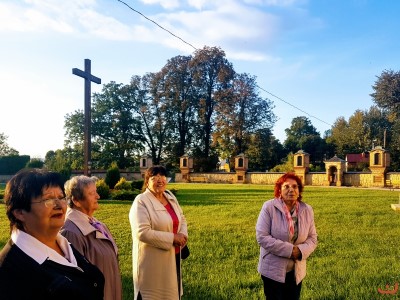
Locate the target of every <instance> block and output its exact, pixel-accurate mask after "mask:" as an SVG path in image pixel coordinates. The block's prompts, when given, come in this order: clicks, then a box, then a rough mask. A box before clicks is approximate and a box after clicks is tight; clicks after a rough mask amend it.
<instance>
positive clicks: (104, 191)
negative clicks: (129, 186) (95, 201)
mask: <svg viewBox="0 0 400 300" xmlns="http://www.w3.org/2000/svg"><path fill="white" fill-rule="evenodd" d="M96 188H97V193H98V194H99V195H100V199H108V198H110V187H109V186H108V185H107V183H106V182H105V180H104V179H99V180H97V181H96Z"/></svg>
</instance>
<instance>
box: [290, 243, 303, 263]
mask: <svg viewBox="0 0 400 300" xmlns="http://www.w3.org/2000/svg"><path fill="white" fill-rule="evenodd" d="M290 258H291V259H294V260H299V259H301V251H300V249H299V247H297V246H294V247H293V251H292V255H291V256H290Z"/></svg>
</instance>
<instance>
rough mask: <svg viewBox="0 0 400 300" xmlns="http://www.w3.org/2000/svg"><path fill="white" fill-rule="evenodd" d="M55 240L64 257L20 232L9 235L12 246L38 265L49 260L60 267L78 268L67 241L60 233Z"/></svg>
mask: <svg viewBox="0 0 400 300" xmlns="http://www.w3.org/2000/svg"><path fill="white" fill-rule="evenodd" d="M56 239H57V243H58V245H59V246H60V248H61V250H62V251H63V252H64V255H65V257H63V256H61V255H60V254H58V253H57V252H56V251H55V250H53V249H51V248H50V247H48V246H46V245H45V244H43V243H42V242H40V241H39V240H38V239H36V238H35V237H33V236H31V235H30V234H27V233H26V232H24V231H22V230H19V229H13V231H12V233H11V240H12V241H13V242H14V244H16V245H17V246H18V248H20V249H21V250H22V251H23V252H25V254H27V255H28V256H30V257H31V258H33V259H34V260H35V261H36V262H37V263H38V264H42V263H44V262H45V261H46V260H47V259H49V260H52V261H54V262H56V263H58V264H61V265H65V266H69V267H75V268H78V263H77V262H76V259H75V256H74V253H73V252H72V249H71V246H70V245H69V242H68V240H67V239H66V238H65V237H63V236H62V235H61V234H60V233H58V234H57V237H56Z"/></svg>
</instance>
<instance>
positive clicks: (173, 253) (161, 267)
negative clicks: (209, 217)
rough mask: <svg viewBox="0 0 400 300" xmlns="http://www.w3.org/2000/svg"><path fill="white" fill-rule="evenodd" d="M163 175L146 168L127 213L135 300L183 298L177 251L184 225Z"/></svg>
mask: <svg viewBox="0 0 400 300" xmlns="http://www.w3.org/2000/svg"><path fill="white" fill-rule="evenodd" d="M166 175H167V171H166V169H165V168H164V167H162V166H154V167H151V168H149V169H148V170H147V171H146V173H145V176H144V183H143V191H142V193H141V194H139V195H138V196H137V197H136V198H135V200H134V201H133V204H132V207H131V210H130V212H129V221H130V223H131V228H132V240H133V247H132V263H133V285H134V293H135V296H134V299H135V300H136V299H143V300H149V299H154V300H157V299H163V300H177V299H180V297H181V295H182V294H183V293H182V278H181V272H180V268H181V257H180V249H181V247H183V246H185V245H186V242H187V235H188V233H187V224H186V219H185V216H184V215H183V211H182V209H181V207H180V206H179V203H178V201H177V200H176V198H175V196H174V195H173V194H172V193H170V192H169V191H167V190H166V187H167V177H166Z"/></svg>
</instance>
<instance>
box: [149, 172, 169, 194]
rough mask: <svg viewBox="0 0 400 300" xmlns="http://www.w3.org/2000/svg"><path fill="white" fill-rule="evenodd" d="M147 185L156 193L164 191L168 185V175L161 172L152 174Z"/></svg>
mask: <svg viewBox="0 0 400 300" xmlns="http://www.w3.org/2000/svg"><path fill="white" fill-rule="evenodd" d="M147 187H148V188H149V190H150V191H152V192H153V193H155V194H160V193H163V192H164V191H165V189H166V187H167V177H166V176H164V175H159V174H158V175H154V176H151V177H150V178H149V182H148V185H147Z"/></svg>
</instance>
